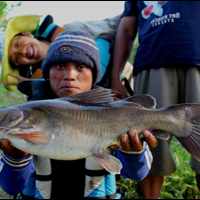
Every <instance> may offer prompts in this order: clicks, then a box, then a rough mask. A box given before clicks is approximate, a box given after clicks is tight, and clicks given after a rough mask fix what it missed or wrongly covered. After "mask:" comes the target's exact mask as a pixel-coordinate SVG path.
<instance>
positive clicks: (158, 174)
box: [111, 1, 200, 199]
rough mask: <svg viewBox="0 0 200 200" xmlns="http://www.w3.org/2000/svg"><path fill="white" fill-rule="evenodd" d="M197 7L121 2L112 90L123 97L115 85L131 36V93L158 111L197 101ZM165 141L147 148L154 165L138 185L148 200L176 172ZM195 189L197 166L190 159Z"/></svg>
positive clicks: (121, 88) (199, 180)
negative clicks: (153, 100)
mask: <svg viewBox="0 0 200 200" xmlns="http://www.w3.org/2000/svg"><path fill="white" fill-rule="evenodd" d="M199 7H200V2H198V1H193V2H191V1H126V2H125V9H124V12H123V13H122V16H121V21H120V24H119V27H118V30H117V33H116V38H115V42H114V44H115V46H114V53H113V54H114V55H113V67H112V72H111V88H112V89H115V90H117V91H119V93H120V98H124V86H123V85H122V84H121V82H120V80H119V76H120V73H121V71H122V70H123V67H124V63H125V62H126V61H127V59H128V57H129V55H130V52H131V50H132V46H133V43H134V40H135V37H136V35H137V33H138V35H139V46H138V48H137V52H136V56H135V60H134V64H133V66H134V70H133V79H134V94H135V95H137V94H150V95H152V96H153V97H155V98H156V100H157V108H160V107H164V106H168V105H172V104H179V103H199V102H200V87H199V85H200V67H199V65H200V53H199V52H200V36H199V30H200V24H199V20H200V15H199V10H198V9H199ZM170 141H171V139H170V140H168V141H159V142H158V146H157V147H156V148H155V149H152V154H153V157H154V161H153V164H152V168H151V171H150V173H149V175H148V176H147V177H146V178H145V179H144V180H142V181H141V182H138V186H139V188H140V190H141V191H142V194H143V195H144V197H145V198H147V199H157V198H159V197H160V191H161V188H162V185H163V182H164V180H165V176H167V175H170V174H172V173H173V172H174V171H175V170H176V165H175V162H174V159H173V157H172V155H171V151H170ZM190 164H191V167H192V169H193V170H194V171H195V172H196V180H197V186H198V188H199V189H200V163H199V161H197V160H196V159H195V158H193V157H192V158H191V162H190Z"/></svg>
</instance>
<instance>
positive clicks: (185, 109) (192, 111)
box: [171, 103, 200, 161]
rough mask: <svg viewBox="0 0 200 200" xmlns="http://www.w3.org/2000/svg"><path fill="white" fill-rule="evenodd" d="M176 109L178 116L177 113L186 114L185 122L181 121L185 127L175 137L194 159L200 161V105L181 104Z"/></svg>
mask: <svg viewBox="0 0 200 200" xmlns="http://www.w3.org/2000/svg"><path fill="white" fill-rule="evenodd" d="M172 107H173V106H171V108H172ZM175 107H176V108H175V111H176V116H177V113H179V114H181V113H185V122H184V123H183V120H181V121H180V124H184V126H182V128H181V129H179V131H177V132H176V133H175V134H174V136H175V137H176V138H177V140H178V141H179V142H180V143H181V144H182V146H183V147H184V148H185V149H186V150H187V151H188V152H189V153H190V154H191V155H192V156H193V157H195V158H196V159H197V160H199V161H200V104H195V103H193V104H192V103H191V104H179V105H176V106H175ZM177 117H178V116H177Z"/></svg>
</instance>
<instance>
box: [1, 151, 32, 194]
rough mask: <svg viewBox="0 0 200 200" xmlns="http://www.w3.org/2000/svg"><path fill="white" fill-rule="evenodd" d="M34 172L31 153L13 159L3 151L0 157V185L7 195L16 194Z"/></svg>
mask: <svg viewBox="0 0 200 200" xmlns="http://www.w3.org/2000/svg"><path fill="white" fill-rule="evenodd" d="M33 172H34V166H33V161H32V155H28V156H25V157H24V158H22V159H13V158H11V157H9V156H8V155H7V154H5V153H3V154H2V156H1V159H0V185H1V187H2V189H3V190H4V191H5V192H6V193H7V194H9V195H17V194H18V193H20V192H21V191H22V190H23V189H24V188H25V187H26V185H27V184H28V181H29V179H30V177H31V176H32V174H33Z"/></svg>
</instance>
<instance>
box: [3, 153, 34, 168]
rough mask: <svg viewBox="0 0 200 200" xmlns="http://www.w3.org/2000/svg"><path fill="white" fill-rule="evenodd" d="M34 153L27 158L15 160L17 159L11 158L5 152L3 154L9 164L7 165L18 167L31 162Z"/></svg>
mask: <svg viewBox="0 0 200 200" xmlns="http://www.w3.org/2000/svg"><path fill="white" fill-rule="evenodd" d="M32 157H33V156H32V155H31V156H30V157H28V158H26V159H24V160H21V161H15V160H12V159H10V158H8V156H6V155H5V154H3V157H2V158H3V161H4V162H5V163H6V164H7V165H9V166H11V167H17V168H19V167H24V166H26V165H28V164H29V162H30V160H31V159H32Z"/></svg>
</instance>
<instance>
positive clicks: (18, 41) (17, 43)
mask: <svg viewBox="0 0 200 200" xmlns="http://www.w3.org/2000/svg"><path fill="white" fill-rule="evenodd" d="M19 45H20V40H19V39H18V40H17V42H16V44H15V46H16V47H19Z"/></svg>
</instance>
